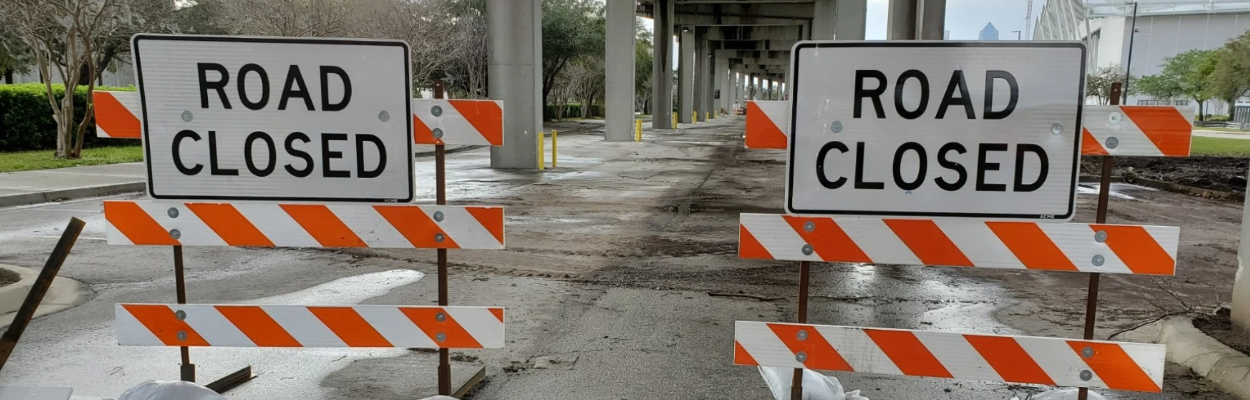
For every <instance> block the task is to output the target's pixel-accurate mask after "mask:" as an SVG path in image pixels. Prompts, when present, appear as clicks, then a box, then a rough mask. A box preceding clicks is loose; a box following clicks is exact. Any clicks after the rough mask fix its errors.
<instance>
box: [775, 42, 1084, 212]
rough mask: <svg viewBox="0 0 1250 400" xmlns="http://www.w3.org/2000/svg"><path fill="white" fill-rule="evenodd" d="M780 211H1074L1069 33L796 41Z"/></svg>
mask: <svg viewBox="0 0 1250 400" xmlns="http://www.w3.org/2000/svg"><path fill="white" fill-rule="evenodd" d="M791 57H792V60H791V61H792V62H791V68H792V72H791V83H792V85H790V87H792V88H793V93H792V99H793V100H792V101H793V103H792V104H791V112H792V113H793V114H792V116H791V117H792V118H791V119H790V121H791V122H790V123H791V125H790V132H791V135H790V141H791V142H790V154H789V164H788V169H789V175H788V178H787V184H786V210H787V212H790V213H794V214H854V215H892V216H925V217H970V218H1004V219H1056V220H1068V219H1070V218H1071V217H1072V214H1073V209H1074V205H1075V203H1074V201H1075V199H1076V177H1077V168H1078V162H1079V161H1080V146H1079V143H1080V141H1079V140H1080V137H1081V125H1080V121H1081V105H1082V104H1083V103H1084V77H1085V48H1084V46H1083V45H1081V44H1079V43H1005V42H985V43H980V42H974V43H955V42H802V43H799V44H798V45H796V46H795V47H794V50H793V52H792V54H791Z"/></svg>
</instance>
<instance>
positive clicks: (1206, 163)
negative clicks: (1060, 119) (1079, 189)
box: [1081, 157, 1247, 193]
mask: <svg viewBox="0 0 1250 400" xmlns="http://www.w3.org/2000/svg"><path fill="white" fill-rule="evenodd" d="M1246 165H1247V160H1246V159H1245V158H1237V157H1180V158H1178V157H1116V158H1115V164H1114V172H1113V176H1116V177H1123V178H1125V179H1131V178H1133V177H1142V178H1146V179H1150V180H1156V181H1163V182H1171V183H1178V184H1182V185H1188V186H1193V187H1197V188H1202V189H1210V190H1218V191H1223V192H1236V193H1244V192H1245V191H1246ZM1100 171H1102V157H1083V158H1082V159H1081V172H1082V174H1083V175H1092V176H1097V175H1098V174H1099V173H1100Z"/></svg>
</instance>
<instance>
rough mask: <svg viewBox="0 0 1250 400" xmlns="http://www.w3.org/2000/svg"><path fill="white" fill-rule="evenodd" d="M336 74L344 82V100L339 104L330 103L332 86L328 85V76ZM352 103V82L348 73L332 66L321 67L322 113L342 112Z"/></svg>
mask: <svg viewBox="0 0 1250 400" xmlns="http://www.w3.org/2000/svg"><path fill="white" fill-rule="evenodd" d="M329 74H335V75H338V76H339V79H340V80H342V81H343V99H342V100H339V102H338V103H334V104H331V103H330V85H329V84H328V75H329ZM350 101H352V80H351V79H350V78H348V77H347V71H344V70H343V69H342V68H339V67H335V66H332V65H322V66H321V110H322V111H342V110H343V109H344V108H347V103H348V102H350Z"/></svg>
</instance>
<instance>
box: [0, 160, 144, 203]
mask: <svg viewBox="0 0 1250 400" xmlns="http://www.w3.org/2000/svg"><path fill="white" fill-rule="evenodd" d="M146 177H147V171H146V170H145V169H144V167H143V163H125V164H112V165H92V166H86V167H70V168H58V169H46V170H39V171H21V172H7V173H0V207H9V206H17V205H24V204H36V203H44V202H49V201H57V200H65V199H77V198H83V197H95V196H108V195H111V194H118V193H126V192H138V191H142V190H144V189H145V187H146V179H147V178H146Z"/></svg>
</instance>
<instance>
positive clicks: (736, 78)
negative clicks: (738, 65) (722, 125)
mask: <svg viewBox="0 0 1250 400" xmlns="http://www.w3.org/2000/svg"><path fill="white" fill-rule="evenodd" d="M730 75H732V76H733V78H730V80H731V81H732V83H733V92H734V97H733V101H734V104H736V105H738V106H743V107H745V106H746V104H744V103H743V102H742V100H743V97H742V94H743V93H744V92H745V90H742V86H743V85H745V84H746V79H743V78H742V74H741V73H739V72H738V71H734V72H733V73H732V74H730Z"/></svg>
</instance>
